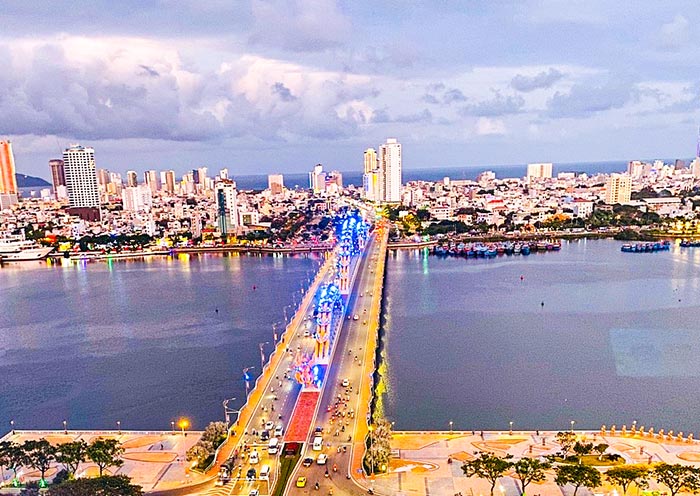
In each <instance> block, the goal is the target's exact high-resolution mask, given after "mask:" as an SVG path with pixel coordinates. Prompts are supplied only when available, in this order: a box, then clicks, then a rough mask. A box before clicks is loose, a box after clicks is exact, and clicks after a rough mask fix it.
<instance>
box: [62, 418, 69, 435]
mask: <svg viewBox="0 0 700 496" xmlns="http://www.w3.org/2000/svg"><path fill="white" fill-rule="evenodd" d="M63 433H64V434H68V421H67V420H64V421H63Z"/></svg>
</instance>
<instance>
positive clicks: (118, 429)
mask: <svg viewBox="0 0 700 496" xmlns="http://www.w3.org/2000/svg"><path fill="white" fill-rule="evenodd" d="M117 432H119V435H120V436H121V435H122V423H121V421H119V420H117Z"/></svg>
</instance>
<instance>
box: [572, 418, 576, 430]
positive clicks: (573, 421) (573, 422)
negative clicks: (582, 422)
mask: <svg viewBox="0 0 700 496" xmlns="http://www.w3.org/2000/svg"><path fill="white" fill-rule="evenodd" d="M575 423H576V421H575V420H572V421H571V432H574V424H575Z"/></svg>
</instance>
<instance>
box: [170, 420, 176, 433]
mask: <svg viewBox="0 0 700 496" xmlns="http://www.w3.org/2000/svg"><path fill="white" fill-rule="evenodd" d="M170 429H171V430H172V431H173V434H175V421H174V420H172V421H170Z"/></svg>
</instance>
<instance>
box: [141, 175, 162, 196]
mask: <svg viewBox="0 0 700 496" xmlns="http://www.w3.org/2000/svg"><path fill="white" fill-rule="evenodd" d="M143 179H144V182H145V183H146V185H147V186H148V187H149V188H150V189H151V195H155V194H156V193H158V191H159V190H160V181H158V171H155V170H147V171H146V172H144V173H143Z"/></svg>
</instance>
